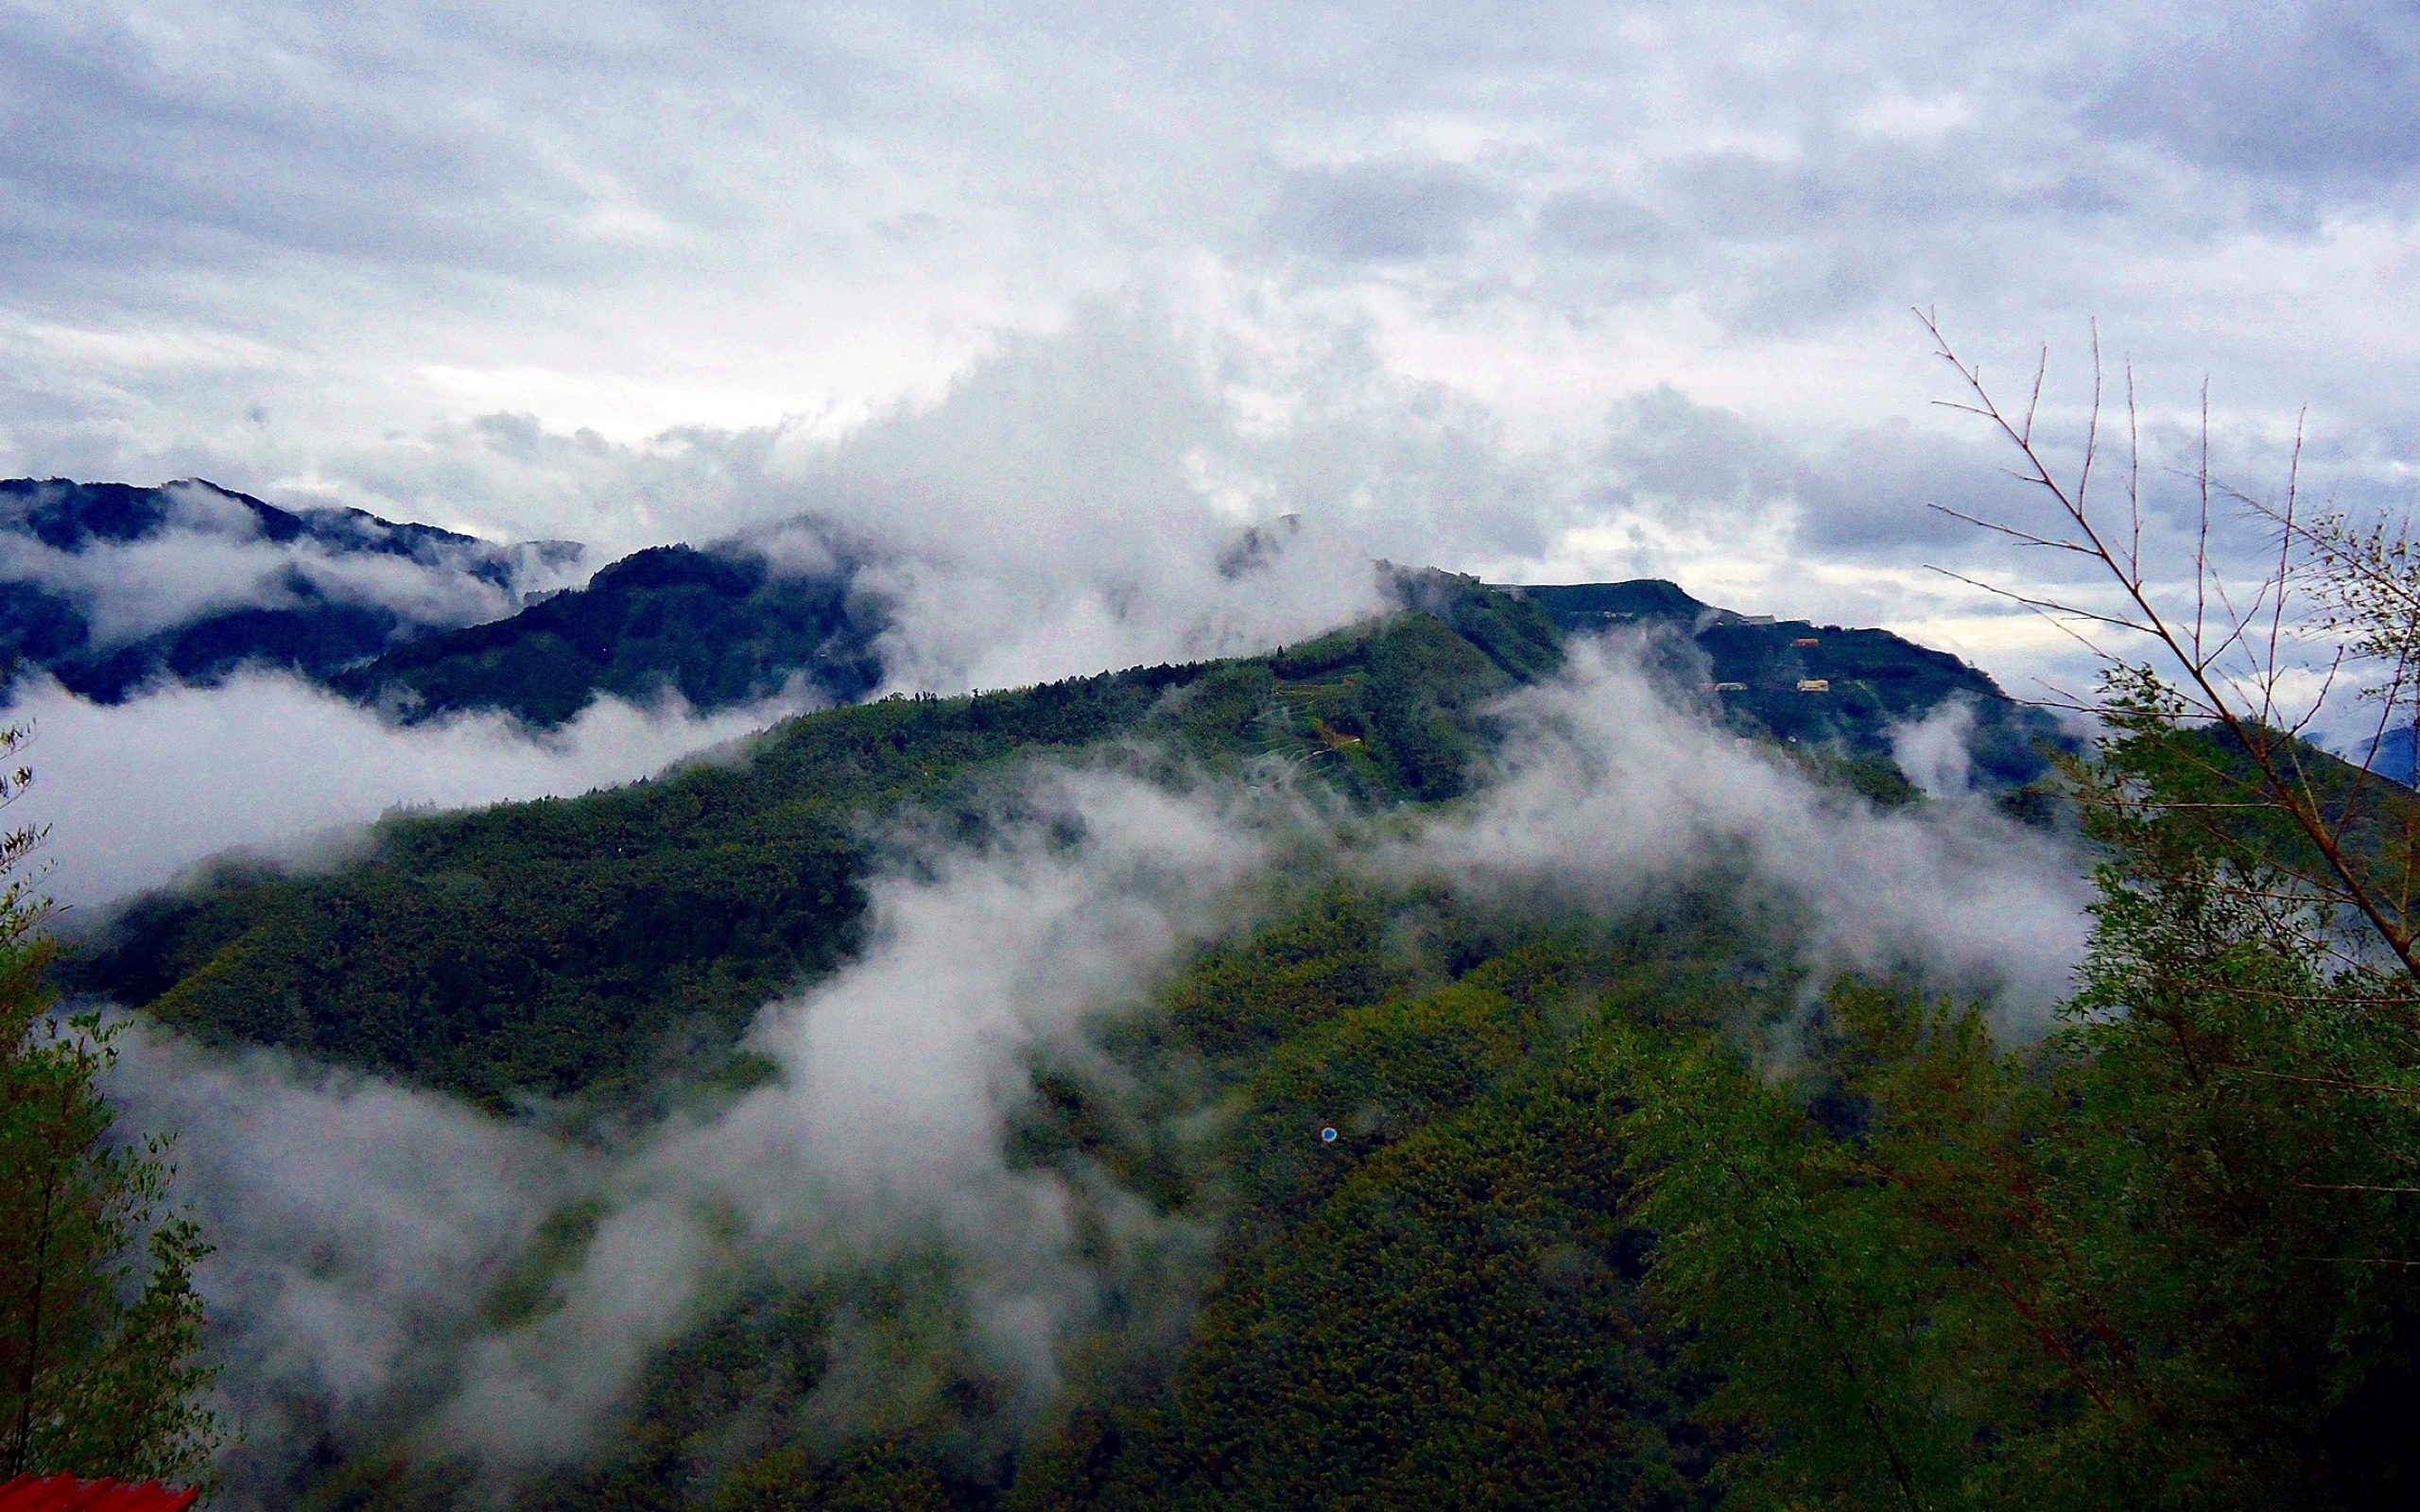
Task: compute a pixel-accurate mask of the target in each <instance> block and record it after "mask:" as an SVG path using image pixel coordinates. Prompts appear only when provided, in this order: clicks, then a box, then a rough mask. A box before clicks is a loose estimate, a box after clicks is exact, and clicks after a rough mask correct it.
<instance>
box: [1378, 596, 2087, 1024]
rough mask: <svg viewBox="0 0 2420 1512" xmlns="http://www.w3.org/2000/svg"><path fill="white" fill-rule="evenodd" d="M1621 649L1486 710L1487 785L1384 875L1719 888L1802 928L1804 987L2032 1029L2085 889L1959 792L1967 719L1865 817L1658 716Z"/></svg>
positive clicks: (1601, 649) (1742, 751) (1726, 743)
mask: <svg viewBox="0 0 2420 1512" xmlns="http://www.w3.org/2000/svg"><path fill="white" fill-rule="evenodd" d="M1637 649H1638V648H1637V647H1636V646H1635V645H1625V644H1618V643H1611V642H1594V643H1592V642H1575V643H1574V644H1573V646H1572V649H1571V655H1570V659H1569V663H1568V666H1567V668H1566V670H1565V672H1564V675H1563V676H1562V677H1561V678H1560V679H1557V680H1555V681H1553V682H1551V683H1547V684H1544V685H1541V686H1538V687H1534V688H1529V689H1524V690H1522V691H1520V692H1517V693H1514V694H1513V695H1511V696H1508V697H1507V698H1505V699H1504V700H1503V702H1502V704H1501V706H1500V709H1499V713H1500V714H1501V715H1502V717H1503V718H1504V719H1505V720H1506V721H1507V723H1508V727H1509V730H1508V738H1507V740H1506V743H1505V747H1504V750H1503V752H1502V756H1501V761H1502V772H1501V774H1500V776H1499V778H1498V779H1497V781H1496V782H1495V783H1493V784H1492V785H1491V786H1490V787H1489V788H1488V789H1487V790H1486V791H1485V792H1484V793H1483V794H1481V795H1480V797H1479V798H1478V799H1477V800H1476V801H1475V802H1474V803H1473V804H1472V805H1471V807H1470V808H1469V809H1468V810H1467V811H1466V812H1464V813H1461V814H1456V815H1451V816H1444V817H1443V818H1441V819H1440V820H1439V821H1438V822H1436V823H1435V824H1433V825H1431V826H1430V827H1429V828H1428V829H1427V830H1426V833H1424V834H1423V835H1422V836H1421V837H1420V839H1419V840H1417V841H1416V842H1413V843H1410V844H1409V845H1406V846H1405V847H1403V848H1402V849H1401V850H1400V851H1397V852H1395V853H1394V854H1393V856H1392V863H1393V864H1394V865H1395V866H1398V867H1402V868H1410V869H1414V870H1419V871H1424V872H1434V873H1436V874H1439V875H1442V876H1443V877H1444V878H1445V879H1447V880H1448V881H1450V882H1451V883H1452V884H1453V885H1456V886H1458V887H1461V888H1462V889H1464V890H1466V891H1470V892H1474V893H1478V894H1480V895H1483V896H1494V897H1503V896H1507V895H1515V896H1517V895H1520V894H1523V893H1528V892H1544V893H1547V894H1549V895H1555V896H1562V897H1565V898H1572V899H1577V900H1579V901H1581V902H1585V903H1586V904H1588V905H1589V906H1591V907H1592V908H1595V909H1598V910H1601V911H1613V910H1617V909H1619V908H1621V907H1623V906H1625V905H1627V904H1630V903H1632V902H1636V901H1638V900H1639V899H1641V898H1643V897H1645V896H1647V895H1648V893H1649V892H1650V891H1651V890H1652V889H1655V888H1657V887H1661V886H1669V885H1675V884H1678V883H1681V882H1683V881H1685V880H1686V879H1687V878H1689V877H1690V876H1691V875H1693V874H1695V873H1699V872H1702V871H1703V870H1705V869H1707V868H1716V867H1726V868H1737V869H1738V870H1739V871H1740V872H1741V873H1742V874H1743V877H1744V879H1745V881H1746V883H1747V884H1748V885H1751V886H1753V887H1760V888H1763V889H1767V890H1769V891H1771V892H1772V894H1774V895H1775V896H1777V897H1778V898H1780V899H1781V900H1782V901H1784V902H1786V903H1787V904H1789V906H1791V907H1793V908H1797V909H1800V910H1803V911H1804V914H1805V919H1806V929H1807V931H1808V935H1807V939H1806V949H1807V951H1808V952H1809V954H1810V955H1811V957H1812V964H1814V965H1816V966H1818V967H1819V968H1821V969H1824V970H1826V971H1878V972H1894V971H1913V972H1916V973H1917V974H1919V975H1920V976H1922V977H1924V978H1926V979H1927V980H1929V981H1930V982H1932V983H1933V984H1935V985H1936V986H1938V987H1941V988H1945V989H1947V990H1952V991H1956V992H1959V993H1962V994H1966V995H1971V996H1974V997H1979V998H1982V999H1987V1000H1989V1001H1990V1002H1991V1003H1992V1004H1993V1005H1995V1008H1996V1011H1997V1013H1998V1015H1999V1018H2000V1021H2001V1022H2002V1026H2003V1027H2004V1028H2010V1029H2014V1030H2018V1031H2023V1032H2031V1031H2032V1030H2038V1029H2039V1027H2040V1026H2041V1025H2042V1024H2044V1023H2045V1022H2047V1021H2048V1013H2049V1010H2050V1008H2051V1007H2052V1006H2053V1005H2056V1004H2057V1003H2058V1002H2059V1001H2060V1000H2061V999H2063V998H2065V997H2066V995H2067V993H2068V991H2069V989H2070V987H2071V985H2072V983H2071V973H2072V971H2073V970H2074V968H2075V966H2076V964H2077V962H2079V961H2080V960H2081V959H2082V958H2083V947H2084V941H2085V937H2086V935H2087V933H2088V932H2089V924H2090V920H2089V918H2088V916H2087V915H2086V913H2085V905H2086V904H2087V903H2088V902H2090V900H2091V896H2092V892H2091V886H2090V885H2089V883H2088V881H2087V880H2086V878H2085V875H2084V869H2083V864H2082V862H2081V860H2080V858H2079V857H2078V856H2077V855H2076V854H2075V853H2074V852H2073V851H2072V850H2071V849H2070V848H2069V847H2068V846H2066V844H2065V843H2063V842H2061V841H2059V840H2057V839H2054V838H2051V837H2048V836H2046V835H2043V834H2041V833H2037V832H2034V831H2031V830H2027V829H2025V828H2024V827H2022V826H2020V825H2017V824H2015V823H2014V822H2012V821H2010V820H2008V819H2007V818H2005V817H2003V816H2001V815H2000V814H1999V813H1998V812H1997V809H1995V808H1994V807H1993V806H1992V804H1991V803H1990V801H1989V800H1988V799H1987V798H1985V797H1984V796H1982V795H1979V794H1976V793H1973V792H1970V791H1969V790H1968V789H1967V787H1966V785H1965V776H1966V769H1965V749H1964V744H1963V742H1964V736H1965V732H1966V730H1968V729H1970V728H1971V724H1972V715H1971V713H1964V712H1963V711H1961V710H1960V709H1958V708H1957V707H1956V706H1951V707H1949V708H1946V709H1944V710H1942V711H1940V712H1938V713H1936V714H1935V715H1934V716H1933V718H1932V719H1930V720H1928V721H1927V722H1926V723H1925V724H1924V725H1922V726H1919V727H1917V728H1915V729H1913V730H1907V731H1903V732H1902V735H1901V739H1900V742H1899V748H1900V750H1901V752H1902V754H1904V755H1906V756H1907V757H1908V758H1909V759H1910V760H1911V761H1915V762H1916V765H1917V767H1918V770H1917V771H1916V772H1915V773H1911V774H1910V775H1911V776H1915V777H1917V778H1918V779H1919V782H1920V785H1925V786H1927V787H1928V788H1930V789H1931V790H1932V791H1933V792H1934V794H1935V796H1934V797H1933V799H1932V800H1931V801H1930V802H1928V803H1927V804H1925V805H1923V806H1921V807H1918V808H1915V809H1901V810H1894V811H1887V812H1886V811H1879V810H1876V809H1875V808H1874V807H1873V806H1872V805H1870V804H1868V803H1866V802H1864V801H1863V800H1862V799H1857V798H1855V797H1853V796H1850V795H1846V794H1842V793H1840V792H1837V791H1834V790H1831V789H1827V788H1825V787H1823V786H1820V785H1818V784H1817V783H1816V782H1814V781H1812V780H1811V779H1810V778H1808V777H1807V776H1806V773H1804V772H1802V771H1801V770H1799V769H1798V768H1797V767H1795V766H1794V765H1792V764H1791V763H1790V762H1789V760H1788V759H1787V758H1786V757H1784V756H1783V755H1781V754H1780V753H1779V752H1777V751H1775V750H1773V749H1772V747H1767V746H1762V745H1759V744H1757V743H1755V742H1752V741H1749V740H1747V739H1744V738H1742V737H1739V736H1737V735H1734V734H1731V733H1729V732H1728V731H1726V730H1721V729H1720V728H1719V727H1717V726H1716V725H1714V724H1713V723H1712V722H1711V721H1710V720H1709V719H1707V718H1706V717H1705V716H1704V715H1703V713H1692V712H1688V711H1685V710H1684V709H1682V708H1681V707H1678V706H1677V705H1676V702H1675V697H1676V696H1677V695H1676V693H1675V691H1674V690H1671V689H1669V688H1668V687H1667V686H1659V684H1658V683H1657V681H1656V680H1655V679H1653V678H1651V676H1650V675H1649V674H1648V673H1647V672H1646V671H1644V670H1642V665H1641V662H1640V660H1639V658H1638V656H1637V654H1636V653H1637ZM1962 721H1963V722H1962ZM1920 758H1921V759H1920Z"/></svg>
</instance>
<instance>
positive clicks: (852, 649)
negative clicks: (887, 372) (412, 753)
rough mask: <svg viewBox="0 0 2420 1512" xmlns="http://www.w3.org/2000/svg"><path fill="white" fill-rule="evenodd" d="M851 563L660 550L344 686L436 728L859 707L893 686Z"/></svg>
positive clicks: (387, 659) (733, 551)
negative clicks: (672, 705) (798, 563)
mask: <svg viewBox="0 0 2420 1512" xmlns="http://www.w3.org/2000/svg"><path fill="white" fill-rule="evenodd" d="M855 567H856V563H855V562H854V561H853V560H852V559H851V558H848V557H846V556H837V557H834V558H827V559H825V560H822V561H820V562H819V563H818V565H817V567H816V568H815V569H814V570H811V571H808V572H804V573H802V572H796V571H786V570H783V569H781V568H779V567H777V566H776V565H775V564H774V562H773V561H772V560H770V559H769V558H767V557H766V556H764V555H762V554H760V553H757V552H754V551H751V550H747V549H745V548H743V547H742V546H739V545H735V544H726V545H723V546H720V547H717V548H709V549H706V550H702V551H701V550H698V549H696V548H693V547H690V546H685V545H678V546H655V547H650V548H648V550H645V551H641V552H637V553H634V554H633V555H631V556H629V557H625V558H622V559H621V560H619V561H617V562H614V563H613V564H612V565H611V566H608V567H606V568H604V569H602V570H601V571H599V572H598V573H597V574H596V576H595V577H593V578H591V579H590V580H589V582H588V585H587V586H586V587H585V588H579V589H573V590H570V591H568V592H565V593H558V594H555V595H554V596H552V597H549V598H547V599H545V600H544V601H542V602H540V603H537V604H534V605H532V606H530V607H529V608H527V609H525V610H522V611H521V612H520V613H518V614H515V615H513V616H511V617H510V618H508V619H502V620H498V621H495V622H493V623H491V624H487V625H479V626H474V627H467V628H463V629H458V630H452V631H448V632H445V633H442V634H437V635H431V636H427V637H425V638H423V639H421V640H418V641H414V642H412V643H410V644H406V645H399V646H397V647H395V648H394V649H392V650H389V651H388V652H386V653H385V654H384V655H382V656H380V657H378V658H377V659H376V660H374V661H372V662H366V663H364V664H362V665H359V666H356V667H352V668H349V669H347V670H345V671H343V672H341V673H339V674H337V676H335V677H334V678H332V679H329V681H330V685H331V686H332V687H334V688H336V689H337V690H338V691H339V692H342V693H344V694H347V695H349V696H353V697H356V698H360V699H362V700H364V701H367V702H372V703H376V704H379V705H380V706H382V707H386V708H390V709H393V710H395V711H397V712H398V713H401V714H402V715H403V716H404V717H406V718H411V719H426V718H432V717H436V716H438V715H441V714H447V713H458V712H460V711H464V710H473V709H501V710H506V711H509V712H510V713H514V714H517V715H519V716H520V717H521V718H522V719H524V720H526V721H527V722H528V723H530V724H532V725H537V726H541V727H544V726H552V725H557V724H561V723H562V721H564V720H566V719H569V718H571V717H572V716H573V715H575V714H577V713H579V711H580V710H581V709H583V708H585V707H586V706H587V705H588V704H589V702H590V701H591V700H593V699H595V698H596V697H598V696H609V695H610V696H619V697H623V698H628V699H631V700H633V701H637V702H647V701H648V700H651V699H653V698H655V697H657V696H660V695H661V694H663V693H664V692H665V691H666V690H670V691H672V692H676V693H678V694H680V695H681V696H682V697H683V698H685V699H687V700H688V702H689V703H690V705H691V706H692V707H694V708H698V709H701V710H704V709H717V708H724V707H728V706H730V705H734V704H740V703H747V702H750V701H752V700H754V699H758V698H762V697H765V696H768V695H769V694H773V693H778V692H780V691H782V690H783V689H784V687H786V686H787V685H789V684H791V683H793V682H796V681H799V680H804V682H805V683H806V684H807V685H808V686H810V687H812V688H813V689H814V690H815V692H817V693H818V694H820V695H821V696H822V697H823V698H824V699H826V700H828V701H830V702H834V703H852V702H855V701H856V700H857V699H859V698H862V697H864V696H866V695H867V694H869V693H871V692H873V690H874V688H875V687H877V686H879V685H880V683H881V681H882V662H881V659H880V657H879V656H878V655H877V654H876V650H875V640H876V637H877V636H878V635H879V634H880V633H881V630H882V627H883V625H884V615H883V611H882V607H881V605H880V604H879V603H878V602H876V601H875V600H873V599H872V598H871V597H870V596H868V595H866V594H864V593H858V592H856V590H855V589H854V588H853V587H852V584H851V579H852V577H853V576H854V575H855Z"/></svg>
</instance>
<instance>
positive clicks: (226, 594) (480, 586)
mask: <svg viewBox="0 0 2420 1512" xmlns="http://www.w3.org/2000/svg"><path fill="white" fill-rule="evenodd" d="M579 557H580V548H579V546H577V545H575V544H573V543H571V542H569V541H535V542H529V543H527V544H524V545H519V546H500V545H496V544H494V543H493V542H490V541H480V540H477V539H475V538H474V537H471V536H465V535H460V534H458V533H456V532H454V531H451V530H441V529H439V528H437V527H436V526H433V525H424V524H399V523H397V522H395V521H391V520H382V519H379V518H378V517H377V516H375V515H372V514H370V513H368V512H366V511H364V510H360V509H343V508H327V507H321V508H309V509H299V510H296V509H282V508H280V507H277V506H275V505H273V504H269V503H267V502H265V501H263V500H260V499H256V498H253V497H252V496H251V495H250V494H248V493H238V492H235V491H233V490H227V489H221V488H219V487H217V486H216V484H212V483H206V482H203V481H201V480H199V479H187V480H185V481H184V482H181V483H171V484H166V485H164V486H162V487H159V488H136V487H132V486H130V485H127V484H123V483H76V482H71V481H69V480H67V479H64V478H49V479H39V478H8V479H0V677H5V678H7V679H12V680H13V679H15V678H17V677H19V676H22V675H24V674H26V673H27V672H31V671H35V670H40V671H43V672H47V673H49V674H50V675H51V676H52V677H55V678H57V679H59V680H60V682H61V684H62V685H63V686H65V687H66V688H67V689H68V690H69V691H70V692H72V693H75V694H77V695H78V696H82V697H86V698H91V699H94V700H95V701H98V702H102V703H116V702H118V701H120V700H122V699H125V698H127V697H130V696H132V695H134V694H135V693H137V692H138V691H140V690H142V689H144V688H146V687H147V686H149V685H151V684H153V683H156V682H158V681H161V680H163V679H175V680H179V681H184V682H197V683H207V682H212V681H216V680H217V679H221V678H224V677H226V676H227V675H228V674H230V673H232V672H233V671H234V670H236V669H237V668H239V667H244V666H255V667H274V668H280V669H284V670H286V671H292V672H297V673H300V674H302V675H303V676H305V677H310V678H315V679H317V678H325V677H328V676H330V675H333V674H334V673H336V672H338V671H340V670H342V669H343V668H346V667H349V666H352V665H354V664H355V663H357V662H364V661H367V660H369V659H371V658H372V657H375V656H377V655H379V654H380V653H381V652H384V651H386V650H387V649H388V648H389V647H390V646H392V645H394V644H398V643H402V642H407V641H409V640H411V639H413V638H414V637H416V636H420V635H424V634H427V633H429V632H430V631H432V630H438V629H444V628H449V627H453V626H457V625H462V624H466V623H471V622H475V621H478V620H485V619H493V618H495V617H498V616H501V615H506V614H510V613H512V612H514V611H515V610H519V609H520V608H521V607H522V604H523V600H524V596H525V594H527V593H533V592H539V591H543V590H544V589H546V588H549V587H552V586H555V583H554V579H555V578H556V577H557V576H559V575H561V574H562V573H563V572H566V571H568V570H570V569H571V568H572V567H573V566H574V564H576V563H577V562H578V560H579Z"/></svg>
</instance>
